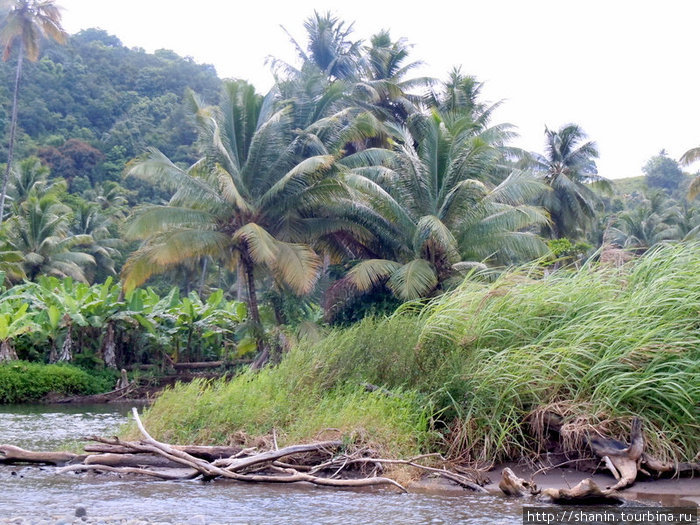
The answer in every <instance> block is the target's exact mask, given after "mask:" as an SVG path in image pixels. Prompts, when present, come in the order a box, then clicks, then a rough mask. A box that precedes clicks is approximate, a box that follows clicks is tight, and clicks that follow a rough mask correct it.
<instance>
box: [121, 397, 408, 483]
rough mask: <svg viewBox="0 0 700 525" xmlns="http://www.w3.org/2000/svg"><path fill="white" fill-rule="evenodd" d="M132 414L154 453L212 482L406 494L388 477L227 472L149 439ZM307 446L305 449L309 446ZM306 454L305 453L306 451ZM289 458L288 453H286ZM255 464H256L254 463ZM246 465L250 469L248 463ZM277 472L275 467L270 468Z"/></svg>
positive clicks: (288, 470)
mask: <svg viewBox="0 0 700 525" xmlns="http://www.w3.org/2000/svg"><path fill="white" fill-rule="evenodd" d="M132 413H133V415H134V419H135V420H136V426H137V427H138V429H139V431H140V432H141V434H142V435H143V437H144V438H145V441H146V443H147V445H150V446H151V447H152V448H153V450H154V451H157V452H158V453H160V454H161V455H163V456H164V457H167V458H169V459H172V460H173V461H176V462H179V463H182V464H183V465H186V466H189V467H192V468H195V469H197V470H198V471H199V472H200V474H201V475H202V476H203V477H204V478H206V479H215V478H217V477H223V478H227V479H234V480H236V481H247V482H266V483H296V482H299V481H307V482H309V483H313V484H314V485H326V486H332V487H367V486H372V485H393V486H395V487H397V488H399V489H400V490H401V491H402V492H407V491H406V489H405V488H404V487H403V486H402V485H400V484H399V483H397V482H396V481H394V480H393V479H389V478H382V477H372V478H364V479H331V478H322V477H318V476H312V475H311V474H306V473H304V472H299V471H297V470H295V469H280V470H281V471H283V472H284V473H285V475H284V476H277V475H266V474H240V473H239V472H235V471H233V470H231V467H230V466H229V467H227V468H223V469H222V468H220V467H218V466H216V465H214V464H212V463H208V462H206V461H204V460H200V459H197V458H195V457H193V456H191V455H189V454H187V453H186V452H183V451H181V450H176V449H174V448H172V447H170V446H169V445H167V444H165V443H161V442H159V441H157V440H155V439H153V437H151V435H150V434H149V433H148V432H147V431H146V429H145V428H144V426H143V424H142V423H141V419H140V418H139V414H138V411H137V410H136V408H133V409H132ZM310 446H311V445H309V446H307V449H308V447H310ZM326 446H327V442H324V443H321V444H320V446H317V450H318V449H323V448H325V447H326ZM306 451H308V450H306ZM271 452H280V451H271ZM287 455H289V454H287ZM266 457H267V458H270V457H271V455H270V454H267V455H266ZM267 461H271V460H270V459H267ZM258 463H259V462H258ZM247 466H251V465H250V464H249V465H247ZM234 467H236V468H238V469H239V470H240V469H241V468H242V467H240V465H235V466H234ZM273 468H275V469H277V467H273Z"/></svg>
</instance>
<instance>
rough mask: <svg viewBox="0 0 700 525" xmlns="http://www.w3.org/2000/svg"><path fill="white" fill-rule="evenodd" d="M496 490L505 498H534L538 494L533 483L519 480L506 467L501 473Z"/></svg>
mask: <svg viewBox="0 0 700 525" xmlns="http://www.w3.org/2000/svg"><path fill="white" fill-rule="evenodd" d="M498 488H499V489H501V492H503V494H505V495H506V496H534V495H536V494H539V489H538V488H537V485H536V484H535V483H534V482H532V481H525V480H524V479H522V478H519V477H518V476H516V475H515V473H514V472H513V471H512V470H511V469H509V468H508V467H506V468H504V469H503V472H501V481H500V482H499V483H498Z"/></svg>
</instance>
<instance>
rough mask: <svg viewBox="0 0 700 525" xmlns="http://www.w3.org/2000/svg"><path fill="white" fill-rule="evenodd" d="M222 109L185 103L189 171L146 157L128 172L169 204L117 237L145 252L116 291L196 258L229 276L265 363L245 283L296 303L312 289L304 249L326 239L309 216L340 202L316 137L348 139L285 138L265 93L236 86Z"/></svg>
mask: <svg viewBox="0 0 700 525" xmlns="http://www.w3.org/2000/svg"><path fill="white" fill-rule="evenodd" d="M223 101H224V102H223V103H222V106H221V107H220V108H212V107H206V106H204V105H202V104H201V102H199V101H198V100H197V98H196V97H194V96H193V95H191V96H190V103H191V105H192V109H193V110H194V112H195V117H196V121H197V125H198V134H199V144H200V146H201V148H202V158H201V159H200V160H199V161H198V162H196V163H195V164H194V165H193V166H191V167H190V168H188V169H182V168H180V167H178V166H176V165H175V164H173V163H172V162H171V161H170V160H169V159H167V158H166V157H165V156H164V155H163V154H162V153H160V152H159V151H157V150H155V149H154V150H151V152H150V154H149V155H148V157H147V158H146V159H145V160H143V161H142V162H140V163H138V164H137V165H136V166H134V167H133V168H132V169H131V170H130V174H131V175H136V176H140V177H146V178H148V179H150V180H151V181H153V182H154V183H161V182H162V183H166V184H168V185H169V186H170V187H172V188H173V189H174V190H175V194H174V195H173V197H172V199H171V200H170V202H169V203H168V204H167V205H164V206H150V207H148V208H147V209H145V210H143V211H142V212H141V213H138V214H137V215H136V217H135V218H134V219H133V220H132V221H131V222H130V224H129V226H128V228H127V235H128V236H129V237H131V238H133V239H144V240H145V243H144V245H143V246H142V247H141V248H140V249H139V250H138V251H137V252H135V253H134V254H133V255H132V256H131V257H130V258H129V260H128V261H127V263H126V264H125V266H124V270H123V276H124V284H125V287H126V288H127V289H131V288H133V287H135V286H137V285H139V284H140V283H142V282H144V281H145V280H146V279H148V278H149V277H150V276H151V275H152V274H155V273H159V272H163V271H164V270H166V269H168V268H171V267H173V266H174V265H176V264H180V263H184V262H187V261H193V260H199V259H200V258H202V257H210V258H212V259H213V260H214V261H216V262H218V263H219V264H221V265H224V266H225V267H226V268H229V269H230V270H238V276H239V280H240V279H244V280H245V284H246V286H247V301H248V307H249V317H250V320H251V321H252V323H253V325H254V326H255V328H256V330H257V344H258V349H259V350H261V351H263V353H262V355H265V352H264V344H263V339H262V333H261V331H260V330H261V329H260V314H259V311H258V299H257V290H256V284H255V274H256V272H259V271H260V270H263V269H265V270H267V271H268V272H269V273H270V274H271V275H272V276H273V277H274V279H275V280H276V281H277V282H279V283H281V284H282V285H284V286H286V287H288V288H290V289H291V290H292V291H294V292H296V293H298V294H304V293H307V292H309V291H310V290H311V289H312V288H313V286H314V283H315V281H316V278H317V276H318V272H319V269H320V267H321V260H320V258H319V256H318V255H317V254H316V253H315V252H314V250H313V249H312V248H311V247H310V246H309V245H308V244H307V243H306V241H307V240H308V239H309V238H310V236H312V235H313V234H319V233H323V232H326V231H328V228H329V225H328V224H325V223H324V222H323V221H322V220H319V219H318V218H316V217H315V215H316V214H317V212H318V211H319V209H323V208H324V206H326V205H327V204H328V203H329V202H332V199H333V197H334V196H335V195H337V194H339V193H342V186H341V185H340V184H339V183H338V182H337V181H335V180H334V179H332V178H330V177H329V173H330V170H331V168H332V166H333V164H334V162H335V153H334V152H333V151H331V150H330V149H329V148H327V147H326V145H325V144H324V142H323V140H322V139H321V138H320V137H322V136H324V133H323V132H324V131H326V130H327V129H331V130H332V132H331V133H330V136H332V137H333V138H335V139H337V141H338V143H339V144H344V143H345V142H347V140H349V137H350V136H351V135H346V134H343V133H340V132H338V130H337V129H335V128H336V127H337V126H338V125H340V124H339V120H342V119H332V118H327V119H325V120H324V123H323V125H321V124H320V123H316V124H315V125H316V128H315V131H316V132H317V133H318V134H316V133H313V132H311V131H302V130H299V129H294V128H293V127H292V126H291V125H290V124H291V123H292V122H293V119H292V118H291V115H292V114H293V113H294V112H293V108H291V107H290V106H289V105H287V104H284V105H283V106H282V107H281V108H279V107H276V105H275V93H271V94H269V95H268V96H267V97H265V98H263V97H261V96H259V95H257V94H256V93H255V91H254V88H253V87H252V86H251V85H249V84H247V83H246V82H243V81H229V82H227V83H226V84H225V86H224V95H223Z"/></svg>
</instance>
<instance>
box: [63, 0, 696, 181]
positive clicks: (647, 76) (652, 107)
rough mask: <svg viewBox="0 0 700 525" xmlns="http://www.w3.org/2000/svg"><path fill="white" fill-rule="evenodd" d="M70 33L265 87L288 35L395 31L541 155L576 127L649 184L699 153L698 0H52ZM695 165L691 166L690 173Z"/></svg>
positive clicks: (609, 164) (605, 167)
mask: <svg viewBox="0 0 700 525" xmlns="http://www.w3.org/2000/svg"><path fill="white" fill-rule="evenodd" d="M57 3H58V4H59V5H60V6H62V7H63V8H64V9H63V25H64V27H65V28H66V30H67V31H68V32H70V33H75V32H77V31H79V30H80V29H85V28H89V27H99V28H101V29H105V30H106V31H108V32H109V33H111V34H113V35H116V36H117V37H118V38H119V39H120V40H121V41H122V42H123V43H124V44H125V45H126V46H129V47H142V48H144V49H146V51H149V52H151V51H154V50H156V49H163V48H164V49H172V50H173V51H175V52H177V53H178V54H180V55H182V56H191V57H193V58H194V59H195V60H196V61H197V62H204V63H208V64H214V66H216V69H217V72H218V73H219V76H221V77H237V78H244V79H247V80H249V81H251V82H252V83H253V84H255V85H256V86H257V87H258V89H259V90H261V91H266V90H267V89H268V88H269V87H270V85H271V84H272V76H271V75H270V73H269V67H268V66H266V65H265V64H264V61H265V57H267V56H269V55H274V56H276V57H279V58H282V59H285V60H288V61H290V60H294V50H293V48H292V45H291V44H290V43H289V40H288V38H287V36H286V35H285V34H284V32H283V31H282V29H280V25H284V26H285V27H286V28H287V30H289V31H290V33H291V34H292V35H293V36H294V37H295V38H296V39H297V41H299V42H300V43H303V42H304V39H305V33H304V30H303V20H304V19H305V18H307V17H308V16H310V15H311V14H312V13H313V10H314V9H317V10H319V11H327V10H331V11H332V12H333V13H335V14H336V15H338V16H339V17H340V18H341V19H343V20H346V21H348V22H353V21H354V22H355V37H356V38H357V39H359V38H363V39H368V38H369V36H370V35H372V34H374V33H376V32H377V31H379V30H380V29H384V28H386V29H389V30H390V31H391V35H392V37H393V38H394V39H398V38H400V37H406V38H407V39H408V41H409V42H410V43H412V44H414V48H413V54H412V58H413V60H421V61H423V62H425V63H426V66H425V67H424V68H423V70H421V71H420V72H419V74H425V75H430V76H435V77H438V78H440V79H445V77H446V74H447V72H448V71H449V70H450V69H451V67H452V66H454V65H461V66H462V71H463V73H466V74H472V75H476V76H477V78H478V79H479V80H482V81H485V82H486V86H485V88H484V91H483V92H484V94H485V97H486V99H487V100H490V101H496V100H500V99H504V100H505V102H504V104H503V106H502V107H501V108H500V109H499V112H498V113H497V114H496V118H495V121H494V122H510V123H511V124H514V125H516V126H517V127H518V130H519V132H520V138H519V139H516V140H515V141H514V142H513V145H516V146H520V147H523V148H525V149H527V150H529V151H539V152H541V151H542V150H543V142H544V126H545V124H546V125H547V126H548V127H549V128H551V129H555V128H558V127H559V126H560V125H562V124H566V123H569V122H575V123H577V124H579V125H580V126H582V127H583V129H584V130H585V131H586V132H587V133H588V135H589V136H590V138H591V139H593V140H595V141H596V142H597V143H598V147H599V150H600V159H599V161H598V168H599V172H600V174H601V175H604V176H606V177H610V178H621V177H632V176H637V175H641V167H642V166H643V165H644V163H645V162H646V161H647V159H649V157H651V156H652V155H655V154H657V153H658V152H659V151H660V150H661V149H662V148H665V149H666V150H667V152H668V153H669V155H670V156H672V157H673V158H676V159H677V158H678V157H679V156H680V155H681V154H682V153H683V152H684V151H686V150H687V149H689V148H691V147H694V146H698V145H700V89H699V87H700V86H699V85H698V84H699V83H698V80H699V79H700V66H699V65H698V55H699V54H700V32H698V24H699V23H700V1H698V0H665V1H664V0H651V1H650V0H479V1H475V0H462V1H461V2H457V1H454V2H435V1H433V2H425V1H424V2H421V3H420V4H418V3H409V2H404V1H396V0H394V1H391V2H389V1H381V0H372V1H368V0H354V1H352V2H347V1H344V2H338V1H326V2H318V1H316V2H312V1H309V0H295V1H287V2H269V1H267V2H266V1H255V0H252V1H249V0H243V1H234V0H197V1H195V2H187V1H183V0H58V1H57ZM695 167H696V166H694V168H695Z"/></svg>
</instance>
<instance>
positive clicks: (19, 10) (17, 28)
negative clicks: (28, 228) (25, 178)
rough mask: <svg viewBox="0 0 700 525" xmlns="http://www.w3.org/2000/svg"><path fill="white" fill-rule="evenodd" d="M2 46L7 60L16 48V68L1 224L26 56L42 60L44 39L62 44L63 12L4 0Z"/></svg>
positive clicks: (28, 0) (44, 3)
mask: <svg viewBox="0 0 700 525" xmlns="http://www.w3.org/2000/svg"><path fill="white" fill-rule="evenodd" d="M0 13H2V14H3V15H4V17H3V20H2V21H1V22H0V23H1V27H0V44H2V46H3V57H2V58H3V60H4V61H7V60H8V59H9V58H10V56H11V54H12V51H13V50H14V49H15V48H16V49H17V69H16V72H15V87H14V93H13V98H12V120H11V121H10V144H9V147H8V153H7V166H6V168H5V175H4V178H3V181H2V191H1V192H0V221H2V220H3V217H4V211H5V197H6V192H7V181H8V179H9V177H10V170H11V169H12V161H13V155H14V149H15V135H16V133H17V101H18V97H19V84H20V79H21V78H22V62H23V60H24V57H25V56H26V58H27V59H28V60H30V61H32V62H34V61H36V60H37V59H38V58H39V44H40V43H41V39H42V38H44V37H48V38H51V39H53V40H55V41H56V42H59V43H63V42H65V40H66V32H65V31H64V30H63V28H62V27H61V11H60V9H59V7H58V6H57V5H56V3H55V2H54V1H53V0H1V3H0Z"/></svg>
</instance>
